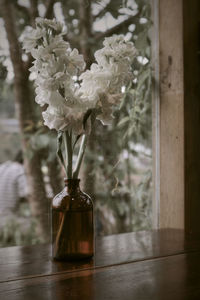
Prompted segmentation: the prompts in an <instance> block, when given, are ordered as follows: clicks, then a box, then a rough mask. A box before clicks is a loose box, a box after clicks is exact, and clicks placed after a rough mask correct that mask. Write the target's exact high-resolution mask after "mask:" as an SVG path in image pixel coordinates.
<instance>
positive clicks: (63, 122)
mask: <svg viewBox="0 0 200 300" xmlns="http://www.w3.org/2000/svg"><path fill="white" fill-rule="evenodd" d="M42 115H43V118H44V124H45V125H46V126H48V127H49V128H50V129H56V130H57V131H59V130H62V131H64V130H73V132H74V133H75V134H77V135H78V134H81V133H83V117H84V113H83V112H82V111H76V110H74V109H73V108H69V107H67V106H66V107H65V109H63V108H62V109H59V108H57V107H52V106H49V107H48V108H47V110H46V111H45V112H43V113H42Z"/></svg>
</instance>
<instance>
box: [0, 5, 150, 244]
mask: <svg viewBox="0 0 200 300" xmlns="http://www.w3.org/2000/svg"><path fill="white" fill-rule="evenodd" d="M14 2H15V3H16V8H17V9H16V19H17V20H18V22H17V24H16V26H17V30H18V31H19V35H20V34H21V33H22V31H23V30H24V28H25V27H26V26H27V25H30V19H29V17H28V15H26V14H25V13H24V9H20V8H19V6H18V5H17V3H18V1H15V0H14ZM55 2H56V3H55V5H54V11H55V15H56V17H60V18H61V19H64V21H65V23H66V26H67V35H66V39H67V40H69V41H70V43H71V45H72V47H77V48H80V36H79V34H80V28H79V23H80V20H79V1H77V0H76V1H74V0H68V1H64V0H62V1H55ZM83 2H84V3H85V5H87V1H86V0H85V1H83ZM20 3H23V1H20ZM38 3H39V5H40V8H41V9H42V7H44V6H45V2H44V1H42V0H39V1H38ZM22 6H23V4H22ZM24 7H25V6H24ZM130 16H132V18H133V21H132V24H131V25H129V26H121V27H120V30H119V32H116V33H117V34H124V35H125V36H126V38H128V39H130V40H131V41H133V42H134V44H135V47H136V48H137V51H138V57H137V59H136V60H135V62H134V65H133V69H134V80H133V83H132V85H131V86H129V87H126V89H125V90H124V98H123V101H122V103H121V106H120V108H119V109H116V110H115V111H114V112H113V115H114V118H113V124H112V125H111V126H103V125H102V124H101V123H100V122H97V123H96V130H95V141H94V150H93V151H92V152H91V151H90V150H89V149H88V151H87V153H86V159H85V164H87V163H88V162H91V161H92V162H93V163H94V166H95V167H94V168H93V171H92V172H91V173H90V174H87V176H90V177H91V178H94V179H95V180H94V182H95V195H94V196H95V210H96V219H97V222H96V223H97V226H96V227H97V233H98V234H112V233H117V232H127V231H133V230H143V229H150V228H151V224H152V171H151V170H152V157H151V147H152V145H151V143H152V115H151V76H152V72H151V41H150V38H149V29H150V27H151V24H152V22H151V9H150V4H149V1H148V0H135V1H134V0H111V1H104V0H103V1H97V0H93V1H92V22H93V26H92V28H91V30H92V32H93V35H94V36H95V35H98V34H101V33H102V30H100V29H96V28H97V27H98V26H97V25H98V24H102V25H103V26H107V29H109V28H110V27H112V26H115V25H109V21H108V20H112V22H114V21H116V20H118V22H117V23H116V22H115V24H116V25H117V24H119V22H120V21H121V20H122V21H123V20H125V19H127V18H128V17H130ZM113 20H114V21H113ZM119 20H120V21H119ZM113 24H114V23H113ZM100 27H101V25H99V28H100ZM105 30H106V29H105ZM87 43H88V45H89V47H90V49H91V52H92V53H94V51H96V50H97V49H98V48H101V47H102V39H101V38H100V39H99V40H98V42H97V41H96V39H94V38H93V37H91V38H90V39H89V40H87ZM6 76H7V70H6V68H5V66H4V64H3V60H1V61H0V90H1V97H0V108H1V115H2V116H3V117H6V118H10V117H13V116H14V101H13V98H14V96H13V87H12V82H8V81H5V78H6ZM3 82H4V83H3ZM30 84H32V82H30ZM33 97H34V93H33ZM35 105H36V106H37V107H38V108H37V109H38V115H40V113H41V111H40V108H39V106H38V105H37V104H35ZM33 127H34V128H36V129H37V130H36V133H34V134H32V128H33ZM26 134H27V135H29V137H30V138H29V147H28V149H29V150H28V152H27V153H26V155H28V156H29V157H31V155H32V153H33V152H34V151H36V150H37V151H38V150H41V153H42V155H43V160H44V166H46V165H47V164H48V162H50V161H54V160H55V155H56V151H55V149H56V133H55V132H54V131H49V130H48V129H47V128H46V127H44V126H43V125H42V120H41V121H39V122H38V123H37V124H32V123H31V121H30V124H29V126H28V127H27V133H26ZM18 141H19V140H18ZM17 143H18V142H17ZM15 147H16V142H15V140H14V139H10V149H15ZM8 148H9V142H8V144H7V146H6V148H4V149H2V148H1V149H0V160H1V161H3V160H4V159H7V157H6V156H3V152H5V149H8ZM6 151H7V150H6ZM84 176H85V174H84ZM83 189H84V188H83ZM28 209H29V208H28ZM29 224H30V226H28V227H27V228H28V230H27V231H26V232H23V230H22V229H21V227H20V226H21V225H20V224H19V223H18V219H17V218H13V220H11V221H9V222H8V224H7V225H6V226H5V227H4V229H3V233H2V232H1V233H0V241H3V242H2V244H1V245H11V244H13V245H14V244H17V245H18V244H25V243H36V242H38V240H37V238H36V237H35V233H34V228H35V227H34V226H35V225H34V221H30V223H29Z"/></svg>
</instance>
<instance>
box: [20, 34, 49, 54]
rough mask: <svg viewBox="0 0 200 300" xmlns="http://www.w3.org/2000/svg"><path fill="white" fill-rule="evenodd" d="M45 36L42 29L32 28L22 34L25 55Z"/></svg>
mask: <svg viewBox="0 0 200 300" xmlns="http://www.w3.org/2000/svg"><path fill="white" fill-rule="evenodd" d="M45 35H46V31H45V29H44V28H37V29H33V28H32V29H31V30H29V31H27V32H24V42H23V49H25V50H26V53H29V52H31V50H32V49H33V48H35V47H36V46H37V45H38V41H39V40H40V39H41V38H42V37H44V36H45Z"/></svg>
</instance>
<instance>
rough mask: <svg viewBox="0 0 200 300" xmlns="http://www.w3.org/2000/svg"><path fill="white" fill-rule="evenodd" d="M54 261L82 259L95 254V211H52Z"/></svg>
mask: <svg viewBox="0 0 200 300" xmlns="http://www.w3.org/2000/svg"><path fill="white" fill-rule="evenodd" d="M52 230H53V232H52V238H53V240H52V245H53V257H54V259H58V260H59V259H66V260H73V259H82V258H87V257H91V256H93V254H94V233H93V210H92V209H88V210H68V211H62V210H57V209H53V211H52Z"/></svg>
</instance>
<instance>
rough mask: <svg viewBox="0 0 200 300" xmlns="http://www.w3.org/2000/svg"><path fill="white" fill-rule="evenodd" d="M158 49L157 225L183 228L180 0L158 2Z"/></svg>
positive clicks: (181, 28) (181, 16)
mask: <svg viewBox="0 0 200 300" xmlns="http://www.w3.org/2000/svg"><path fill="white" fill-rule="evenodd" d="M159 48H160V49H159V50H160V55H159V60H160V216H159V228H169V227H170V228H184V213H185V211H184V86H183V72H184V68H183V13H182V0H176V1H174V0H167V1H166V0H160V1H159ZM155 188H156V187H155Z"/></svg>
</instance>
